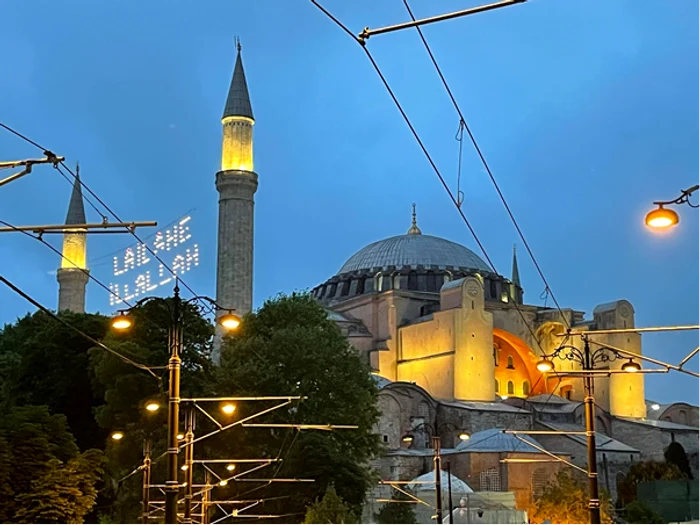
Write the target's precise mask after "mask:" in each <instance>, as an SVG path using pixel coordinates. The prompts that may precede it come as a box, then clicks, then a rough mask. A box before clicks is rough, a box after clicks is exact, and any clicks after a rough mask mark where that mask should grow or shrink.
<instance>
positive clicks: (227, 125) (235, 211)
mask: <svg viewBox="0 0 700 525" xmlns="http://www.w3.org/2000/svg"><path fill="white" fill-rule="evenodd" d="M236 47H237V50H238V55H237V57H236V65H235V67H234V69H233V79H232V80H231V87H230V88H229V92H228V98H227V99H226V107H225V108H224V115H223V117H222V119H221V124H222V125H223V143H222V146H221V171H219V172H218V173H217V174H216V189H217V191H218V192H219V238H218V247H217V250H218V253H217V267H216V302H217V303H218V304H219V305H220V306H221V307H223V308H235V309H236V313H237V314H238V315H242V314H245V313H247V312H250V310H251V309H252V306H253V204H254V202H253V195H254V194H255V191H256V190H257V189H258V175H257V174H256V173H255V172H254V171H253V124H255V120H254V119H253V110H252V108H251V106H250V98H249V96H248V86H247V84H246V80H245V73H244V72H243V62H242V60H241V44H240V42H237V46H236ZM223 313H226V312H223Z"/></svg>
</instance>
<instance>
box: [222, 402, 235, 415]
mask: <svg viewBox="0 0 700 525" xmlns="http://www.w3.org/2000/svg"><path fill="white" fill-rule="evenodd" d="M221 411H222V412H223V413H224V414H226V415H227V416H230V415H231V414H233V413H234V412H235V411H236V405H234V404H233V403H224V404H223V405H221Z"/></svg>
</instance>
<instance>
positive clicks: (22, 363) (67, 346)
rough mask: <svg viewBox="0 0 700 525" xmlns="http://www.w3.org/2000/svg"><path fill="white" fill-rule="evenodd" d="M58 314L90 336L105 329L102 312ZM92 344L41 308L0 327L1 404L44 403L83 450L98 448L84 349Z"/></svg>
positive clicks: (96, 396)
mask: <svg viewBox="0 0 700 525" xmlns="http://www.w3.org/2000/svg"><path fill="white" fill-rule="evenodd" d="M59 316H60V317H61V318H62V319H64V320H65V321H67V322H69V323H70V324H71V325H73V326H75V327H76V328H78V329H80V330H82V331H83V332H85V333H86V334H88V335H90V336H91V337H94V338H95V339H98V340H99V339H102V338H103V337H104V335H105V333H106V332H107V326H108V322H107V318H106V317H104V316H101V315H92V314H73V313H70V312H61V313H60V314H59ZM92 346H93V344H92V343H91V342H90V341H89V340H87V339H86V338H84V337H83V336H81V335H79V334H78V333H77V332H75V331H74V330H71V329H70V328H68V327H67V326H65V325H63V324H61V323H59V322H57V321H56V320H55V319H53V318H51V317H50V316H49V315H47V314H45V313H44V312H41V311H39V312H36V313H34V314H28V315H26V316H24V317H23V318H22V319H19V320H18V321H17V322H16V323H14V324H8V325H5V327H4V328H3V329H2V330H0V405H1V406H3V407H4V408H8V407H12V406H22V405H46V406H48V407H49V410H50V411H51V412H52V413H55V414H63V415H65V416H66V418H67V421H68V425H69V426H70V429H71V432H72V433H73V435H74V436H75V438H76V440H77V443H78V446H79V447H80V448H81V449H82V450H85V449H88V448H92V447H101V446H102V444H103V442H104V438H105V433H104V432H103V431H100V429H99V427H98V425H97V423H96V421H95V418H94V416H93V413H92V411H93V408H95V407H96V406H97V405H98V404H99V402H100V400H101V398H102V396H101V393H100V392H95V391H93V388H92V384H91V382H92V374H91V372H90V366H89V362H88V361H89V358H88V350H89V349H90V347H92Z"/></svg>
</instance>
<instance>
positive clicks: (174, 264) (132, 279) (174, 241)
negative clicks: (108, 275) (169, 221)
mask: <svg viewBox="0 0 700 525" xmlns="http://www.w3.org/2000/svg"><path fill="white" fill-rule="evenodd" d="M191 219H192V217H191V216H189V215H188V216H186V217H184V218H183V219H181V220H179V221H178V222H177V223H175V224H174V225H173V226H172V227H171V228H170V229H167V230H165V231H164V232H158V233H156V235H155V237H154V238H153V239H152V240H150V241H148V243H147V245H148V247H150V248H151V250H153V253H155V254H158V257H160V258H161V259H162V260H163V261H164V262H165V263H166V264H167V265H168V266H169V267H170V269H172V273H171V272H170V270H168V268H166V266H165V265H164V264H163V263H161V262H160V261H158V259H156V258H155V257H154V256H153V254H152V253H151V252H150V251H149V250H148V248H147V245H146V244H136V245H134V246H130V247H128V248H127V249H126V250H124V251H123V252H122V253H120V254H119V255H117V256H115V257H114V258H113V271H112V275H113V277H115V278H117V279H116V280H118V281H119V282H110V284H109V289H110V291H111V292H112V293H111V294H110V297H109V304H110V306H114V305H117V304H120V303H122V302H124V301H130V300H131V299H136V298H138V297H140V296H142V295H145V294H147V293H149V292H152V291H153V290H155V289H156V288H159V287H160V286H163V285H165V284H168V283H169V282H171V281H172V280H173V278H174V276H181V275H184V274H186V273H187V272H189V271H190V270H191V269H192V268H193V267H195V266H199V246H198V245H197V244H196V243H194V242H193V241H194V240H193V238H192V233H191V231H190V227H189V223H190V221H191Z"/></svg>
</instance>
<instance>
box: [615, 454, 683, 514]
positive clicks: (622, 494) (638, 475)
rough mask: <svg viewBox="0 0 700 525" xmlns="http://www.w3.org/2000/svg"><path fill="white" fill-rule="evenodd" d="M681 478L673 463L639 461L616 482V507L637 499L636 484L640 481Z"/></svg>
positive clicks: (681, 474) (680, 473) (624, 505)
mask: <svg viewBox="0 0 700 525" xmlns="http://www.w3.org/2000/svg"><path fill="white" fill-rule="evenodd" d="M675 479H683V473H682V472H681V471H680V470H679V469H678V467H677V466H676V465H674V464H673V463H666V462H663V461H640V462H639V463H635V464H634V465H632V466H631V467H630V470H629V472H628V473H627V475H626V476H625V477H624V478H623V479H622V481H620V483H618V486H617V494H618V504H617V507H618V508H619V507H626V506H627V505H628V504H630V503H632V502H633V501H634V500H636V499H637V485H639V483H641V482H642V481H661V480H675Z"/></svg>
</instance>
